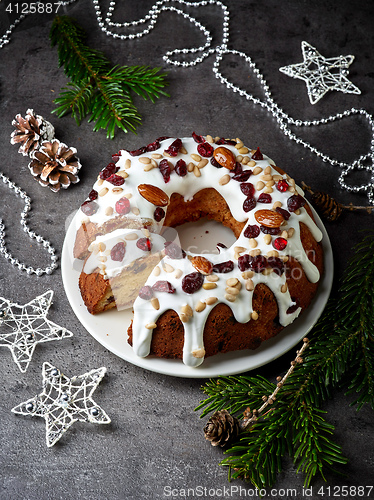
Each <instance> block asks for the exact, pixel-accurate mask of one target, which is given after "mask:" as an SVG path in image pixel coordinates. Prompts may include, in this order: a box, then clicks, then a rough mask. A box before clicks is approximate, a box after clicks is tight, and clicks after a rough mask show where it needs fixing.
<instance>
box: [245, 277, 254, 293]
mask: <svg viewBox="0 0 374 500" xmlns="http://www.w3.org/2000/svg"><path fill="white" fill-rule="evenodd" d="M245 289H246V290H248V292H253V290H254V289H255V285H254V283H253V281H252V280H251V279H249V280H247V281H246V282H245Z"/></svg>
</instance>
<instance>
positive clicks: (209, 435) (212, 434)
mask: <svg viewBox="0 0 374 500" xmlns="http://www.w3.org/2000/svg"><path fill="white" fill-rule="evenodd" d="M239 431H240V426H239V420H238V419H237V418H236V417H233V416H232V415H230V413H229V412H228V411H226V410H220V411H216V412H215V413H214V415H212V416H211V417H210V419H209V420H208V422H207V424H206V425H205V427H204V436H205V439H207V440H208V441H210V442H211V444H212V445H213V446H221V447H222V448H223V447H224V446H228V445H230V444H231V443H232V442H233V441H234V440H235V439H236V437H237V436H238V434H239Z"/></svg>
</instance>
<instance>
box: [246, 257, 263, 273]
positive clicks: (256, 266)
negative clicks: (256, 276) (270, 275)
mask: <svg viewBox="0 0 374 500" xmlns="http://www.w3.org/2000/svg"><path fill="white" fill-rule="evenodd" d="M266 265H267V259H266V257H264V256H263V255H256V256H255V257H251V258H250V260H249V268H250V269H252V270H253V271H255V272H256V273H261V272H262V271H263V270H264V269H265V268H266Z"/></svg>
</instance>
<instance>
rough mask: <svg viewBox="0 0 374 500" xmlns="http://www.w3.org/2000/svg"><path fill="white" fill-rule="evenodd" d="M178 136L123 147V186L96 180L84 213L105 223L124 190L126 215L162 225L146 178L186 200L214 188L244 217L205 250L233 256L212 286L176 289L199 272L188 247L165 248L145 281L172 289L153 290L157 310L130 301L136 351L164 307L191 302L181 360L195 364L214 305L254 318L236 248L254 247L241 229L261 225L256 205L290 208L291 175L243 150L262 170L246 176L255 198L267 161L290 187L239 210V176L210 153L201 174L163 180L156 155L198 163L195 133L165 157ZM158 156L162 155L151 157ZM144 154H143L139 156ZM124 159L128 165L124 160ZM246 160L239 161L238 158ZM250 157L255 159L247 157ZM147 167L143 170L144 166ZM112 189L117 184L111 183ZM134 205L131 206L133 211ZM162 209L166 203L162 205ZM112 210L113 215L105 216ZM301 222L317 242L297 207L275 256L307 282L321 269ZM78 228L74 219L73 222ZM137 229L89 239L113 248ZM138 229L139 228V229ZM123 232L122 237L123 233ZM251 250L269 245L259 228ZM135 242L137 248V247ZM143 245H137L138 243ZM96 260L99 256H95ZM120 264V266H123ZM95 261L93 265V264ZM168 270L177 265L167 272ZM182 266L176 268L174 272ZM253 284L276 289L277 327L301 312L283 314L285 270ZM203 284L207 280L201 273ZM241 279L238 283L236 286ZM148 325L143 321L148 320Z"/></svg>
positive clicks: (143, 351) (143, 350)
mask: <svg viewBox="0 0 374 500" xmlns="http://www.w3.org/2000/svg"><path fill="white" fill-rule="evenodd" d="M174 140H175V138H171V139H167V140H164V141H162V142H161V143H160V148H159V149H158V150H156V151H152V152H147V153H143V154H141V155H139V156H131V155H130V154H129V153H128V152H127V151H121V156H120V157H119V160H118V162H117V164H116V165H117V167H119V169H120V173H122V172H123V171H125V172H126V173H127V174H128V176H127V177H126V179H125V182H124V183H123V185H121V186H120V187H121V188H122V191H121V192H120V193H118V192H115V191H119V190H118V188H116V187H114V186H113V185H112V184H111V183H110V182H108V181H107V180H104V181H103V180H98V181H97V182H96V183H95V185H94V190H96V191H97V192H98V193H100V192H103V191H102V190H103V189H104V188H107V189H104V193H105V194H104V195H103V196H98V198H97V200H95V203H97V204H98V210H97V212H96V213H95V214H93V215H91V216H89V220H90V221H91V222H93V223H95V224H97V225H98V226H101V225H103V224H105V222H107V221H109V220H111V219H112V218H113V217H116V216H117V215H118V214H117V213H116V210H115V203H116V201H117V200H118V199H119V198H121V197H122V196H124V195H126V196H127V197H128V198H129V201H130V206H131V211H130V212H129V213H128V214H127V215H126V217H127V218H133V219H137V220H139V218H140V217H141V219H147V220H152V221H153V226H152V227H153V229H152V230H153V231H159V230H161V227H162V222H163V221H161V222H158V223H156V222H155V221H154V211H155V208H156V206H155V205H153V204H152V203H150V202H149V201H147V200H146V199H145V198H144V197H143V196H141V195H140V193H139V191H138V186H139V185H140V184H149V185H152V186H156V187H158V188H160V189H161V190H162V191H163V192H164V193H166V194H167V195H168V196H169V198H170V196H171V195H172V194H173V193H180V194H181V195H182V196H183V197H184V199H185V200H186V201H187V200H191V199H192V198H193V197H194V195H195V194H196V193H197V192H199V191H200V190H202V189H204V188H212V187H213V188H214V189H216V190H217V191H218V192H219V193H220V194H221V195H222V196H223V198H224V199H225V200H226V202H227V204H228V206H229V208H230V211H231V213H232V215H233V217H234V218H235V219H236V220H237V221H239V222H246V225H245V228H244V229H243V231H242V233H241V235H240V236H239V238H238V240H237V241H236V242H235V243H234V245H232V247H230V248H227V249H222V250H221V252H220V253H219V254H204V257H205V258H207V259H208V260H209V261H210V262H211V263H213V264H216V263H221V262H225V261H229V260H230V261H233V262H234V269H233V270H232V271H230V272H229V273H225V274H221V273H220V274H217V276H218V277H219V279H218V281H216V285H217V286H216V288H213V289H205V288H203V287H201V288H200V289H199V290H198V291H196V292H195V293H193V294H187V293H185V292H184V291H183V290H182V288H181V282H182V279H183V276H185V275H186V274H190V273H192V272H196V269H195V268H194V267H193V265H192V263H191V261H190V259H189V258H188V257H192V254H189V253H188V252H186V253H187V257H186V258H183V259H171V258H170V257H168V256H167V255H166V256H165V257H164V258H163V259H162V260H161V262H160V264H159V265H158V268H159V274H158V275H157V276H156V275H155V274H153V273H152V274H151V275H150V276H149V278H148V280H147V282H146V285H147V286H150V287H152V285H154V284H155V283H156V282H157V281H168V282H169V283H170V284H171V285H172V286H173V287H174V288H175V290H176V291H175V293H167V292H159V291H155V292H154V295H155V296H156V297H157V298H158V300H159V305H160V307H159V309H158V310H156V309H155V308H154V307H153V306H152V304H151V301H150V300H145V299H142V298H140V297H138V298H137V299H136V301H135V303H134V320H133V325H132V330H133V349H134V352H135V353H136V354H137V355H138V356H141V357H144V356H147V355H148V354H149V352H150V344H151V340H152V328H149V326H150V325H153V324H155V323H156V322H157V319H158V317H159V316H160V315H161V314H162V313H164V312H165V311H167V310H169V309H173V310H175V311H176V312H177V313H178V314H180V315H181V309H182V307H183V306H184V305H187V304H188V305H189V306H190V307H191V309H192V310H193V316H192V317H191V318H190V319H189V320H188V321H184V322H183V325H184V331H185V333H184V348H183V362H184V363H185V364H186V365H189V366H198V365H200V364H201V363H202V362H203V359H204V357H203V355H204V345H203V331H204V325H205V321H206V319H207V317H208V315H209V313H210V311H211V310H212V308H213V307H214V306H215V304H217V303H218V302H221V303H226V304H227V305H228V306H229V307H230V308H231V309H232V311H233V314H234V316H235V318H236V320H237V321H239V322H241V323H245V322H248V321H249V320H250V319H251V314H252V313H253V309H252V295H253V291H248V290H247V289H246V280H245V279H244V278H243V276H242V273H241V271H240V270H239V268H238V266H237V258H238V254H237V248H236V247H243V248H244V249H245V250H243V251H242V252H240V255H244V254H245V253H251V251H252V250H253V247H251V246H250V240H249V239H248V238H247V237H245V236H244V232H245V229H246V228H247V226H248V225H254V224H256V225H258V222H257V221H256V219H255V212H256V211H257V210H259V209H272V207H273V205H274V203H275V202H278V203H279V204H280V206H281V208H283V209H285V210H287V199H288V198H290V196H292V195H293V194H294V192H292V191H293V190H292V184H293V183H292V180H291V179H290V178H289V177H288V176H287V175H286V174H285V175H283V176H280V174H279V173H278V172H277V171H276V170H275V169H274V168H273V165H274V162H272V160H270V159H269V158H268V157H266V156H265V155H264V156H263V159H262V160H256V162H255V166H254V165H252V164H250V165H248V161H249V160H251V159H252V155H251V152H250V151H249V152H248V153H244V154H241V153H240V152H239V154H241V156H242V157H247V158H246V161H245V162H244V163H245V164H244V163H242V167H243V170H252V171H253V170H254V168H255V167H261V169H262V171H261V172H259V173H257V174H256V175H254V172H253V173H252V175H251V176H250V177H249V179H248V180H247V181H246V182H250V183H252V184H253V185H254V186H255V187H256V186H257V189H255V194H254V198H255V199H256V200H258V197H259V196H260V194H261V193H262V192H264V190H265V192H267V191H266V190H269V186H266V183H267V178H265V179H264V178H263V175H264V171H265V169H266V168H268V171H269V170H270V172H269V173H268V174H267V175H270V177H272V176H273V175H274V176H277V179H278V178H279V179H280V178H282V179H285V180H287V181H288V182H289V184H290V189H289V190H287V191H286V192H281V191H279V190H278V189H277V188H276V186H275V185H273V186H272V188H270V189H272V191H271V192H270V196H271V199H272V201H271V203H270V204H263V203H257V205H256V207H255V209H253V210H251V211H249V212H245V211H244V210H243V202H244V200H245V198H246V196H245V195H244V194H243V193H242V191H241V189H240V185H241V183H240V182H238V181H236V180H234V179H232V176H233V175H234V174H233V172H232V171H229V170H228V169H226V168H224V167H223V168H216V167H215V166H213V165H212V164H211V163H210V158H207V160H208V162H207V164H206V165H205V166H203V168H201V169H199V172H198V173H199V174H200V175H199V176H196V175H195V174H194V172H192V171H190V172H188V173H187V175H186V176H184V177H181V176H179V175H178V174H177V173H176V172H171V176H170V181H169V182H167V183H165V181H164V178H163V176H162V174H161V172H160V170H159V168H157V164H158V163H159V161H161V159H164V158H167V159H168V161H169V162H170V163H171V164H172V165H175V164H176V162H177V161H178V160H180V159H183V160H184V161H185V162H186V164H187V165H188V164H189V163H193V164H194V165H195V166H196V165H197V164H198V163H199V162H198V160H196V157H195V158H193V157H191V155H199V153H198V150H197V147H198V143H196V142H195V141H194V139H193V138H192V137H190V138H183V139H181V140H182V145H183V148H184V151H185V153H182V152H179V153H178V155H177V156H176V157H173V158H171V157H168V156H167V155H165V154H164V151H165V150H166V149H167V148H168V147H169V146H170V145H171V144H172V143H173V142H174ZM212 147H213V148H217V147H218V145H217V144H212ZM223 147H225V148H227V149H229V150H230V151H231V152H232V153H234V155H235V156H237V155H238V149H237V148H236V147H235V146H233V145H228V144H224V145H223ZM155 155H156V156H159V158H157V159H155ZM144 158H149V159H153V161H154V162H155V168H152V169H150V170H148V166H149V163H148V164H147V163H143V161H147V160H144ZM142 159H143V160H142ZM129 160H130V162H131V166H130V167H129ZM242 161H243V160H242ZM252 163H253V161H252ZM145 169H146V170H145ZM225 175H229V177H230V179H231V180H230V181H229V182H228V183H227V184H222V182H220V180H221V179H222V177H223V176H225ZM261 180H263V186H258V185H257V183H258V182H259V181H261ZM113 188H114V189H113ZM295 189H296V191H297V193H299V194H301V193H302V190H301V189H300V188H299V187H297V186H295ZM134 209H135V210H134ZM164 210H165V211H166V210H167V207H164ZM107 214H110V215H107ZM86 220H87V216H86V215H85V214H83V212H82V213H81V217H80V220H79V222H78V224H79V225H80V224H81V222H83V221H86ZM300 222H303V223H304V224H306V225H307V227H308V228H309V229H310V231H311V233H312V235H313V237H314V238H315V239H316V241H320V240H321V239H322V233H321V231H320V230H319V229H318V227H317V226H316V224H315V223H314V221H313V220H312V219H311V217H310V216H309V214H308V212H307V210H306V209H305V208H300V209H299V210H298V211H297V212H296V213H295V212H292V213H291V214H290V217H289V219H288V220H287V221H286V220H285V221H284V222H283V224H282V226H281V231H289V230H292V231H293V235H292V236H290V237H288V238H287V246H286V247H285V249H284V250H281V251H277V253H276V256H279V258H281V259H287V258H288V257H293V258H295V259H297V260H298V261H299V262H300V264H301V266H302V267H303V269H304V271H305V274H306V276H307V278H308V279H309V281H311V282H313V283H316V282H317V281H318V280H319V271H318V269H317V268H316V266H315V265H314V264H313V263H312V262H311V261H310V260H309V258H308V256H307V255H306V253H305V250H304V248H303V245H302V243H301V239H300ZM78 227H79V226H78ZM126 231H127V232H134V230H130V229H127V230H123V229H120V230H116V231H114V232H112V233H109V234H106V235H104V236H100V237H97V238H96V240H95V242H94V244H97V243H100V242H101V241H102V242H106V244H107V246H109V248H111V246H110V245H112V246H113V245H114V244H115V243H116V241H117V239H118V237H123V234H124V232H126ZM138 232H140V233H141V230H138ZM121 235H122V236H121ZM278 236H279V235H277V236H271V238H270V240H271V241H272V242H273V241H274V239H275V238H276V237H278ZM152 238H153V239H154V241H155V244H156V247H157V248H159V247H161V246H163V243H164V241H165V240H164V239H163V238H162V237H160V236H158V235H157V234H152ZM255 245H256V246H255V250H256V251H257V252H258V253H261V254H262V255H264V256H266V255H267V253H268V252H269V251H274V248H273V246H272V245H271V244H269V243H266V242H265V240H264V234H263V233H262V232H261V233H260V235H259V236H258V237H256V238H255ZM135 248H136V247H135ZM140 252H142V251H141V250H140ZM128 256H129V259H131V258H134V259H135V258H138V253H137V252H128ZM129 263H130V260H128V259H127V260H126V259H125V261H124V262H122V263H121V265H120V266H118V265H117V263H115V264H113V265H108V266H107V268H106V271H105V272H106V274H107V275H108V277H109V276H113V275H115V274H117V273H119V272H120V271H121V268H122V267H123V266H125V265H128V264H129ZM96 264H97V262H96ZM94 266H95V258H94V257H92V255H91V256H90V257H89V259H88V261H87V262H86V272H88V271H89V270H91V271H92V270H93V268H94ZM121 266H122V267H121ZM96 267H97V265H96ZM172 269H174V270H173V271H172ZM178 270H180V271H181V272H178ZM230 278H236V279H238V280H239V282H240V284H241V289H240V291H239V293H237V295H236V300H235V301H232V300H228V299H227V298H226V297H225V295H226V290H225V289H226V287H227V284H226V281H227V280H228V279H230ZM251 279H252V282H253V285H254V286H256V285H257V284H258V283H265V284H266V285H267V286H268V287H269V288H270V290H271V291H272V292H273V293H274V296H275V298H276V300H277V303H278V310H279V322H280V324H281V325H282V326H287V325H288V324H290V323H292V322H293V321H294V319H295V318H297V316H298V315H299V314H300V311H301V309H300V308H297V309H296V310H295V311H294V312H292V313H287V310H288V309H289V308H290V307H291V306H294V305H295V304H294V302H293V301H292V299H291V296H290V294H289V291H288V289H286V290H285V288H287V287H286V286H285V285H286V276H285V273H283V274H282V275H281V276H279V275H278V274H276V273H275V272H271V273H267V274H265V273H254V274H253V277H252V278H251ZM205 283H207V280H206V279H205ZM239 286H240V285H239ZM211 297H216V298H217V302H215V303H214V304H210V305H208V304H206V301H208V302H210V299H209V298H211ZM200 303H203V304H204V303H205V304H206V307H205V308H203V307H204V306H202V308H203V310H202V311H200V312H197V311H196V310H195V308H196V306H197V305H198V304H200ZM146 325H148V328H147V327H146Z"/></svg>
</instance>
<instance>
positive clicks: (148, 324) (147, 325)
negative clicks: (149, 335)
mask: <svg viewBox="0 0 374 500" xmlns="http://www.w3.org/2000/svg"><path fill="white" fill-rule="evenodd" d="M156 326H157V325H156V323H147V324H146V325H145V327H146V328H147V329H148V330H153V329H154V328H156Z"/></svg>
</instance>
